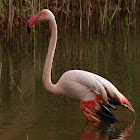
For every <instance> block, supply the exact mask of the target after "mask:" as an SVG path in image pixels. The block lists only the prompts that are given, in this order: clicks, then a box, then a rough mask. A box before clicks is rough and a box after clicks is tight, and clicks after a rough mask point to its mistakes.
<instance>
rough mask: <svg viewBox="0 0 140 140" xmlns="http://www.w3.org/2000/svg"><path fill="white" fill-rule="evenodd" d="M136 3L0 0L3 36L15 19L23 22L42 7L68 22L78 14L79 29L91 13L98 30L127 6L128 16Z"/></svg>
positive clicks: (15, 23)
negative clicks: (98, 27) (5, 27)
mask: <svg viewBox="0 0 140 140" xmlns="http://www.w3.org/2000/svg"><path fill="white" fill-rule="evenodd" d="M139 5H140V0H131V1H130V0H125V1H123V0H115V1H110V0H102V1H100V0H55V1H51V0H47V1H46V0H38V1H36V0H20V1H18V0H0V17H2V18H3V20H4V22H3V23H6V24H7V36H10V35H13V31H14V30H13V28H14V26H15V27H16V26H18V25H19V19H20V22H24V23H25V22H27V19H28V18H29V17H31V16H33V15H34V14H35V13H37V12H38V11H40V10H41V9H43V8H44V7H48V8H49V9H51V10H52V11H53V13H54V14H55V15H56V16H61V17H63V18H58V19H59V20H61V22H63V21H64V23H65V24H68V23H69V21H71V18H72V17H77V16H79V19H80V22H79V28H80V32H81V31H82V24H83V21H84V20H83V19H85V20H86V23H87V25H88V26H89V24H90V19H91V20H92V19H93V16H95V17H96V18H98V19H99V21H100V29H101V31H102V32H105V30H106V26H107V22H108V24H109V26H112V24H110V23H111V22H112V17H113V16H114V15H116V14H117V15H119V14H120V15H121V14H125V15H127V14H128V9H129V11H131V12H130V13H131V14H129V15H128V16H127V17H128V18H131V20H132V19H133V18H134V16H135V15H136V13H137V12H138V11H139ZM116 8H117V10H115V9H116ZM113 12H115V13H114V14H113ZM85 17H86V18H85ZM62 19H64V20H62ZM0 24H1V22H0Z"/></svg>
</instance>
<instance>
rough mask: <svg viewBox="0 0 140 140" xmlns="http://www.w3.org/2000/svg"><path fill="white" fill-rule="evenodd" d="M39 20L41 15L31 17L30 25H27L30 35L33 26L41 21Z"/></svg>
mask: <svg viewBox="0 0 140 140" xmlns="http://www.w3.org/2000/svg"><path fill="white" fill-rule="evenodd" d="M39 18H40V14H37V15H35V16H33V17H31V18H30V19H29V20H28V25H27V31H28V34H29V33H30V31H31V28H32V27H33V25H34V24H36V22H37V21H38V20H39Z"/></svg>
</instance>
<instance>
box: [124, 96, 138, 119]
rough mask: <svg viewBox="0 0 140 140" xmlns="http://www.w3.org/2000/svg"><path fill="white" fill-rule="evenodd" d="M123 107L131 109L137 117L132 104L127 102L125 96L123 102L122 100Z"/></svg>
mask: <svg viewBox="0 0 140 140" xmlns="http://www.w3.org/2000/svg"><path fill="white" fill-rule="evenodd" d="M122 106H124V107H126V108H128V109H130V110H131V111H132V112H133V113H134V114H135V116H136V112H135V110H134V109H133V107H132V105H131V104H130V102H129V101H128V100H127V98H126V97H125V96H124V97H123V100H122Z"/></svg>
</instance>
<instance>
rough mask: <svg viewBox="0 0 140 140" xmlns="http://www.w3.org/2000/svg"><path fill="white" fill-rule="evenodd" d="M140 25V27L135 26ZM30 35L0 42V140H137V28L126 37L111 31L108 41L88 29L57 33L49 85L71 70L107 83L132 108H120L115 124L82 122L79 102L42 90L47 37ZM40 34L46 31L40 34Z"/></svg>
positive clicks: (139, 48)
mask: <svg viewBox="0 0 140 140" xmlns="http://www.w3.org/2000/svg"><path fill="white" fill-rule="evenodd" d="M139 23H140V22H139ZM40 28H41V29H40V30H42V31H40V33H39V30H38V29H37V30H36V34H35V35H34V34H33V32H32V34H31V35H27V33H26V31H25V30H26V27H23V29H22V32H21V31H19V32H20V33H19V34H20V35H17V36H15V37H14V39H13V40H11V42H10V43H8V44H7V43H6V41H4V40H5V39H4V37H5V36H4V35H3V34H4V33H3V34H2V33H1V38H0V139H1V140H79V139H81V140H94V139H95V140H102V139H105V140H108V139H109V140H110V139H111V140H112V139H128V140H134V139H135V140H138V139H139V137H140V28H139V24H138V23H137V24H136V25H135V26H133V27H132V28H131V29H130V31H129V34H128V38H127V36H126V27H125V25H124V24H123V23H122V25H121V26H115V27H114V28H113V30H112V32H111V34H110V36H109V35H106V36H104V37H103V36H101V35H97V34H96V30H94V29H93V28H92V27H90V28H89V30H87V29H85V30H83V33H82V34H81V35H80V33H79V31H78V27H76V25H74V26H73V27H70V28H68V29H67V30H65V29H64V28H62V29H60V28H59V30H58V42H57V49H56V52H55V57H54V62H53V69H52V81H53V83H55V82H57V80H58V79H59V77H60V76H61V74H62V73H64V72H65V71H67V70H70V69H84V70H87V71H91V72H93V73H96V74H99V75H101V76H103V77H105V78H107V79H108V80H109V81H111V82H112V83H113V84H114V85H115V86H117V88H118V89H119V90H120V92H122V93H123V94H124V95H126V96H127V98H128V99H129V101H130V102H131V104H132V105H133V107H134V109H135V111H136V114H137V117H136V121H134V118H135V117H134V115H133V113H132V112H131V111H129V110H127V109H125V108H122V107H118V110H117V111H115V112H114V114H115V116H116V117H117V118H118V119H119V121H118V122H117V123H114V124H109V123H90V122H86V119H85V117H84V115H83V114H82V112H81V110H80V108H79V102H77V101H73V100H71V99H68V98H65V97H62V96H55V95H52V94H50V93H48V92H47V91H45V89H44V87H43V85H42V80H41V77H42V70H43V66H44V62H45V57H46V54H47V48H48V43H49V37H50V36H49V34H48V33H49V31H48V29H47V28H45V25H41V26H40ZM43 29H44V30H43Z"/></svg>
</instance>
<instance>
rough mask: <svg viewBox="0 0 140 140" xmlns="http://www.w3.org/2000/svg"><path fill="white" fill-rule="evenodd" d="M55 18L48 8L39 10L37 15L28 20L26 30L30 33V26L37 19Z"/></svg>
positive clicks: (47, 19) (50, 19) (48, 19)
mask: <svg viewBox="0 0 140 140" xmlns="http://www.w3.org/2000/svg"><path fill="white" fill-rule="evenodd" d="M52 20H55V17H54V15H53V13H52V12H51V11H50V10H48V9H43V10H41V11H40V12H39V13H38V14H37V15H35V16H33V17H31V18H30V19H29V20H28V25H27V31H28V33H30V30H31V28H32V27H33V25H34V24H36V23H37V21H52Z"/></svg>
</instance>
